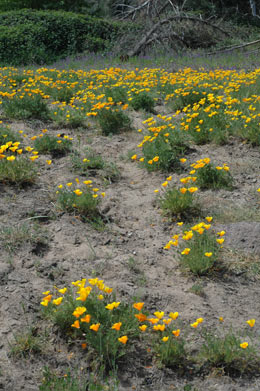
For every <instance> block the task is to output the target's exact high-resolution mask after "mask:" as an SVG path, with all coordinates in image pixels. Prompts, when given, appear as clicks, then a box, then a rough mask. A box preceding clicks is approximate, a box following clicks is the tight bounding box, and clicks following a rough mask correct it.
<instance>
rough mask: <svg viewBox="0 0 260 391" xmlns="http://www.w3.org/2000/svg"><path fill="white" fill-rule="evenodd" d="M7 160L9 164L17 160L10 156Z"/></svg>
mask: <svg viewBox="0 0 260 391" xmlns="http://www.w3.org/2000/svg"><path fill="white" fill-rule="evenodd" d="M6 160H8V161H9V162H12V161H14V160H15V156H13V155H12V156H8V157H7V158H6Z"/></svg>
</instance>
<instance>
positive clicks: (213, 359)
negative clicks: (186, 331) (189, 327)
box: [200, 330, 259, 376]
mask: <svg viewBox="0 0 260 391" xmlns="http://www.w3.org/2000/svg"><path fill="white" fill-rule="evenodd" d="M204 339H205V342H204V344H203V346H202V347H201V350H200V357H201V358H202V360H204V362H205V363H206V365H207V366H208V367H210V368H222V369H223V370H224V371H225V373H226V374H227V375H231V376H232V375H233V376H234V375H235V376H239V375H242V374H245V373H247V374H250V373H251V374H252V373H254V372H255V371H256V370H257V368H258V366H259V357H258V356H257V353H256V350H255V349H254V347H252V346H250V345H249V346H248V347H247V348H246V349H242V348H241V347H240V344H241V342H242V341H241V340H240V338H239V337H238V336H236V335H235V334H234V332H233V331H232V330H230V331H229V332H228V333H227V334H226V335H224V336H219V335H213V334H211V333H205V335H204Z"/></svg>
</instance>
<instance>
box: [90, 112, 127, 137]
mask: <svg viewBox="0 0 260 391" xmlns="http://www.w3.org/2000/svg"><path fill="white" fill-rule="evenodd" d="M97 119H98V122H99V125H100V127H101V129H102V132H103V134H104V135H105V136H108V135H109V134H117V133H120V132H123V131H127V130H131V119H130V118H129V117H128V116H127V114H125V113H124V112H123V111H122V110H121V109H118V108H115V109H114V108H110V109H108V110H107V109H105V108H103V109H101V110H99V112H98V117H97Z"/></svg>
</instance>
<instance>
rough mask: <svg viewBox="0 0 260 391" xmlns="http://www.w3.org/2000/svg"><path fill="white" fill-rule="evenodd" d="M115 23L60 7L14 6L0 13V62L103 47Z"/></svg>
mask: <svg viewBox="0 0 260 391" xmlns="http://www.w3.org/2000/svg"><path fill="white" fill-rule="evenodd" d="M119 30H120V27H119V25H118V24H117V23H114V22H107V21H104V20H101V19H96V18H93V17H90V16H84V15H79V14H73V13H70V12H64V11H35V10H18V11H9V12H4V13H2V14H0V62H1V63H3V64H9V65H25V64H29V63H38V64H44V63H50V62H53V61H55V60H57V59H59V58H63V57H66V56H68V55H70V54H74V53H81V52H83V51H85V50H88V51H91V52H96V51H99V50H104V49H105V48H106V47H107V46H108V43H109V40H111V39H112V37H113V38H114V37H115V35H116V34H117V33H119Z"/></svg>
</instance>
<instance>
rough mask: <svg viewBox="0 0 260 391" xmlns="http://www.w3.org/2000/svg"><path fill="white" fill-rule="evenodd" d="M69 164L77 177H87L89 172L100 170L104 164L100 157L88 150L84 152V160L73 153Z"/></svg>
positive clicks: (76, 153)
mask: <svg viewBox="0 0 260 391" xmlns="http://www.w3.org/2000/svg"><path fill="white" fill-rule="evenodd" d="M71 164H72V168H73V170H74V171H75V172H77V173H78V174H79V175H87V174H89V170H102V169H103V168H104V167H105V164H106V163H105V161H104V160H103V158H102V156H101V155H99V154H97V153H96V152H95V151H93V150H92V149H89V148H88V149H86V150H85V151H84V158H81V156H80V154H79V153H78V152H76V151H75V152H74V153H73V154H72V155H71Z"/></svg>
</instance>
